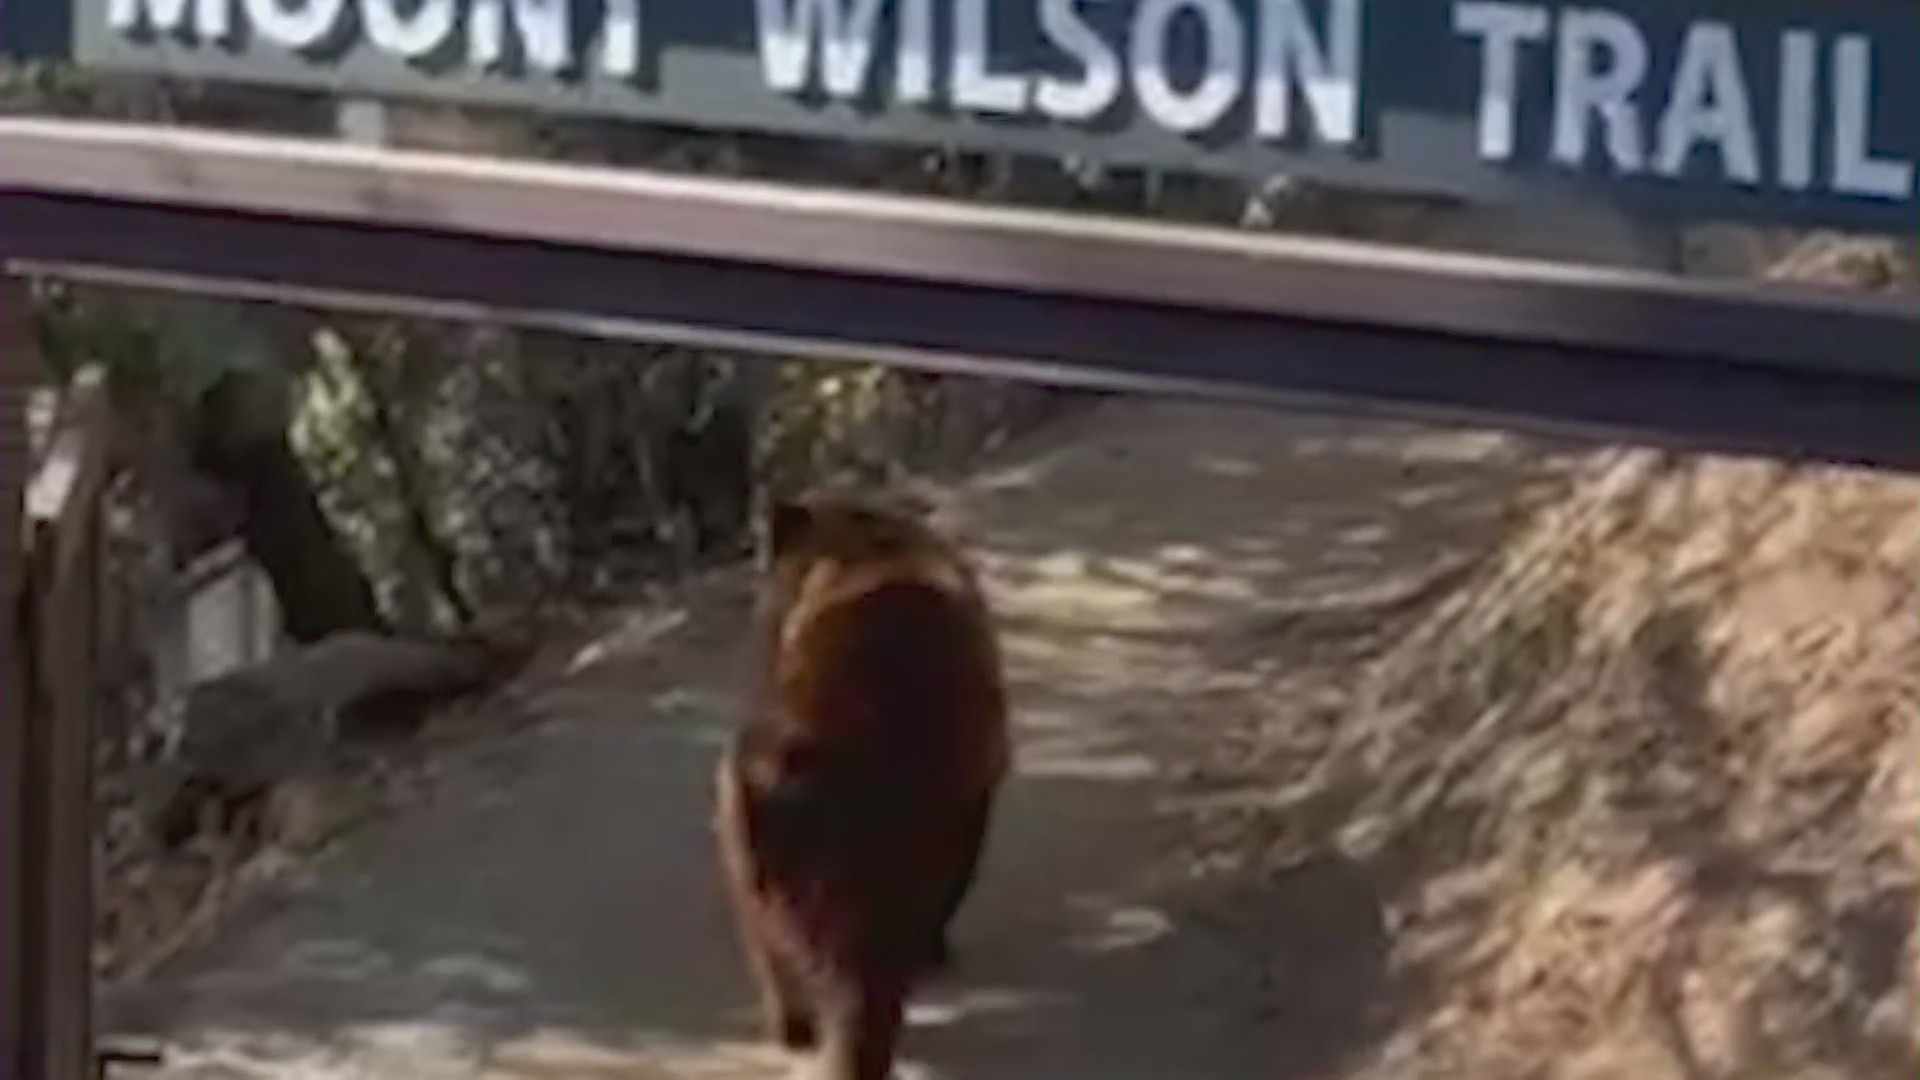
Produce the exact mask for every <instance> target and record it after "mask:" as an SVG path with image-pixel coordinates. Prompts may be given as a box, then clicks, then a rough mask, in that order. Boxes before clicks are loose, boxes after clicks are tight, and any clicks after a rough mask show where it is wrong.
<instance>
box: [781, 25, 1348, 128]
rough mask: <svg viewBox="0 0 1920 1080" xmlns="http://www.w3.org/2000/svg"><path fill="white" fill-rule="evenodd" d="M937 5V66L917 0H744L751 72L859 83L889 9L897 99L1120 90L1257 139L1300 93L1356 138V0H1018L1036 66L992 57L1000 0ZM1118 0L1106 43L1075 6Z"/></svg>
mask: <svg viewBox="0 0 1920 1080" xmlns="http://www.w3.org/2000/svg"><path fill="white" fill-rule="evenodd" d="M950 2H951V3H952V15H953V22H952V25H951V26H950V27H948V28H947V29H949V30H950V31H951V33H950V34H949V35H948V37H947V39H946V40H945V42H944V43H943V44H944V45H945V46H946V47H947V49H948V53H947V55H946V56H945V57H944V60H945V64H944V67H943V66H942V65H941V59H942V58H940V57H938V56H936V55H935V53H934V49H933V42H935V41H936V40H937V38H936V35H935V32H934V27H933V26H932V25H931V23H932V17H931V14H930V10H931V6H930V0H756V6H757V7H756V10H757V11H758V13H759V19H760V24H759V41H760V68H761V75H762V78H763V79H764V80H765V82H766V84H767V86H768V87H769V88H771V89H773V90H776V91H779V92H781V93H789V94H792V93H800V92H803V91H806V90H809V89H814V88H816V87H817V88H819V89H822V90H824V91H825V92H826V94H827V95H828V96H830V97H837V98H859V97H864V96H866V95H869V94H871V93H872V92H873V87H872V86H871V85H870V82H871V80H872V77H873V75H874V73H875V71H876V70H877V69H876V66H875V64H874V60H875V58H876V57H877V56H879V55H881V54H882V51H883V50H884V49H885V48H886V47H887V43H886V42H883V41H880V40H878V35H879V34H880V33H881V30H882V27H883V26H885V25H887V23H888V20H887V19H885V18H883V16H885V15H887V14H889V13H891V15H892V19H891V23H892V25H893V30H894V36H895V41H894V42H893V43H892V44H893V47H894V50H895V52H894V55H895V62H894V84H895V85H894V97H895V99H896V100H897V101H898V102H899V103H902V104H915V105H926V104H934V103H935V101H934V99H935V98H936V97H937V96H940V94H941V92H942V91H944V99H945V101H944V103H945V104H949V105H951V106H952V107H954V108H956V109H959V110H961V111H964V112H973V113H981V114H997V115H1007V116H1017V115H1028V114H1034V113H1038V114H1039V115H1041V116H1043V117H1047V118H1049V119H1054V120H1062V121H1069V122H1074V121H1080V122H1084V121H1086V120H1090V119H1093V118H1094V117H1097V116H1099V115H1101V114H1102V113H1104V112H1106V111H1107V110H1108V109H1110V108H1112V107H1113V106H1114V105H1115V104H1116V103H1118V102H1119V101H1120V99H1121V97H1122V96H1123V95H1124V94H1125V93H1126V92H1127V91H1128V90H1131V91H1132V96H1133V99H1134V101H1135V103H1136V104H1138V105H1139V107H1140V111H1141V113H1142V114H1143V115H1145V116H1146V117H1147V118H1148V119H1150V120H1152V121H1153V122H1154V123H1155V124H1156V125H1157V126H1159V127H1162V128H1166V129H1167V130H1170V131H1175V132H1181V133H1197V132H1202V131H1207V130H1209V129H1211V128H1214V127H1215V126H1217V125H1219V124H1220V123H1221V122H1222V121H1223V120H1224V119H1225V118H1226V117H1227V116H1228V115H1229V114H1230V113H1232V112H1233V111H1234V110H1235V108H1236V107H1238V106H1241V105H1242V104H1243V103H1246V104H1249V106H1250V111H1251V115H1252V117H1253V130H1254V134H1255V136H1256V137H1258V138H1261V139H1280V138H1285V137H1286V136H1287V135H1289V134H1290V133H1291V130H1292V114H1293V112H1294V109H1295V105H1296V103H1304V107H1305V111H1306V114H1307V117H1308V119H1309V120H1310V121H1311V124H1312V127H1313V129H1314V131H1315V133H1316V134H1317V135H1318V137H1319V138H1320V139H1321V141H1323V142H1326V143H1329V144H1333V145H1347V144H1350V143H1352V142H1354V141H1355V140H1356V139H1357V138H1359V132H1360V82H1361V68H1362V62H1363V59H1364V57H1363V48H1362V45H1363V35H1362V16H1363V8H1362V4H1363V3H1364V0H1324V2H1325V7H1326V12H1327V15H1326V25H1325V27H1324V32H1322V31H1321V30H1317V29H1316V28H1315V27H1314V25H1313V20H1312V19H1311V18H1309V17H1308V14H1307V10H1306V5H1307V0H1250V2H1249V0H1029V2H1031V3H1032V4H1033V5H1034V22H1035V25H1037V27H1038V30H1039V37H1040V39H1041V40H1042V42H1043V43H1044V44H1045V45H1047V46H1048V47H1050V48H1051V49H1052V50H1053V51H1054V53H1055V54H1056V55H1057V57H1058V59H1060V60H1063V61H1066V64H1064V65H1049V67H1048V69H1047V70H1045V71H1042V72H1033V71H1021V70H1014V69H1012V68H1008V67H1006V66H1004V65H1005V61H1004V60H999V61H998V63H997V64H996V57H1001V56H1004V55H1005V52H1006V50H1005V48H1004V43H1001V42H996V41H995V40H994V33H995V28H996V26H998V25H1000V24H997V23H996V22H994V16H995V15H996V14H1003V13H1004V12H1005V11H1006V10H1007V8H1006V5H1007V3H1008V2H1009V0H950ZM1121 3H1127V4H1130V5H1131V7H1132V11H1131V12H1130V15H1129V17H1128V18H1127V20H1126V22H1125V29H1124V31H1123V32H1122V34H1120V35H1118V36H1119V37H1122V38H1123V39H1124V40H1113V39H1112V38H1110V37H1108V36H1106V35H1103V34H1102V33H1101V32H1100V30H1098V29H1097V28H1096V26H1095V24H1094V22H1093V20H1091V19H1090V18H1089V17H1088V12H1089V9H1091V8H1093V7H1095V6H1105V5H1108V4H1121ZM1249 12H1250V13H1251V16H1252V20H1253V21H1252V22H1249ZM1182 38H1185V39H1187V40H1190V41H1193V42H1195V43H1197V45H1198V50H1197V51H1198V53H1199V55H1200V58H1201V60H1200V63H1199V65H1198V68H1199V70H1198V71H1197V72H1183V71H1176V70H1174V68H1173V67H1172V65H1171V64H1170V62H1169V57H1170V53H1171V50H1172V49H1173V48H1174V47H1175V46H1174V42H1175V41H1176V40H1177V39H1182ZM1062 66H1064V67H1067V68H1068V69H1069V71H1068V72H1067V73H1062V72H1061V71H1060V67H1062ZM942 75H944V85H938V84H939V83H940V82H941V76H942Z"/></svg>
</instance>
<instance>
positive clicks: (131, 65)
mask: <svg viewBox="0 0 1920 1080" xmlns="http://www.w3.org/2000/svg"><path fill="white" fill-rule="evenodd" d="M0 48H3V49H5V50H7V51H10V52H14V53H16V54H31V55H40V56H55V57H61V58H67V59H70V60H72V61H74V62H76V63H79V64H81V65H85V66H90V67H98V68H102V69H121V70H140V71H150V72H171V73H176V74H180V75H190V76H195V77H203V78H218V79H234V80H244V81H253V82H266V83H278V84H286V85H295V86H303V87H308V88H320V89H330V90H335V91H339V92H342V93H352V94H356V95H370V96H379V95H392V96H396V97H438V98H453V99H461V100H468V101H475V102H490V103H496V104H520V105H525V106H530V107H534V108H541V109H547V110H552V111H556V112H561V113H571V114H581V115H588V114H592V115H601V116H616V117H628V118H632V119H636V120H647V121H663V122H670V123H679V124H690V125H696V126H701V127H710V128H721V129H731V130H742V131H771V132H789V133H794V134H807V135H816V136H827V137H844V138H856V139H870V140H884V141H894V142H903V143H915V144H931V145H951V146H963V147H971V148H976V149H986V150H996V149H997V150H1006V151H1014V152H1030V153H1040V154H1052V155H1061V156H1067V155H1071V156H1075V157H1081V158H1086V159H1091V160H1095V161H1101V162H1106V163H1110V164H1116V165H1145V166H1152V167H1156V168H1161V169H1167V170H1177V171H1193V172H1211V173H1224V174H1230V175H1235V176H1241V177H1245V178H1248V179H1260V178H1265V177H1269V176H1273V175H1277V174H1292V175H1297V176H1303V177H1309V178H1313V179H1317V180H1321V181H1324V182H1328V183H1333V184H1346V185H1353V186H1357V187H1363V188H1370V189H1375V190H1389V191H1401V192H1416V193H1429V194H1440V195H1454V196H1460V197H1466V198H1470V199H1479V200H1489V201H1529V200H1554V199H1561V198H1582V199H1592V198H1599V199H1603V200H1607V201H1611V202H1614V203H1618V204H1621V205H1623V206H1625V207H1627V208H1629V209H1637V210H1641V211H1650V212H1656V213H1659V212H1671V213H1677V214H1682V215H1686V216H1690V217H1694V218H1727V219H1747V220H1761V221H1776V222H1780V223H1783V224H1802V225H1834V226H1840V227H1851V228H1861V229H1868V230H1876V231H1884V232H1891V233H1899V234H1908V235H1911V234H1913V233H1914V232H1915V230H1916V227H1920V214H1917V213H1916V204H1915V184H1916V176H1915V165H1916V158H1917V157H1920V5H1915V4H1913V3H1911V2H1910V0H1696V2H1691V3H1690V2H1687V0H1589V2H1585V3H1571V2H1566V0H1548V2H1521V0H0Z"/></svg>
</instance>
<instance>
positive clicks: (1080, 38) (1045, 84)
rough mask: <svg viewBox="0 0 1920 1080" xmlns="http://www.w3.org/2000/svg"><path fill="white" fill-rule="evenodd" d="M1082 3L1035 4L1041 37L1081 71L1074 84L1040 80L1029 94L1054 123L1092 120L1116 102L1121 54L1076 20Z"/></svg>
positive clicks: (1063, 0)
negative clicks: (1038, 6) (1038, 7)
mask: <svg viewBox="0 0 1920 1080" xmlns="http://www.w3.org/2000/svg"><path fill="white" fill-rule="evenodd" d="M1081 2H1082V0H1040V32H1041V34H1043V35H1044V36H1045V37H1046V39H1047V41H1048V42H1049V43H1050V44H1052V45H1053V47H1054V48H1056V49H1059V50H1060V51H1061V53H1063V54H1065V55H1066V56H1069V57H1071V58H1072V59H1073V61H1074V62H1075V63H1076V64H1078V65H1079V67H1080V75H1079V77H1078V78H1072V79H1063V78H1060V77H1059V76H1056V75H1044V76H1042V77H1041V79H1040V83H1039V85H1038V86H1037V87H1036V88H1035V89H1034V92H1033V101H1034V104H1035V105H1037V106H1039V108H1040V111H1041V112H1042V113H1044V114H1045V115H1047V116H1048V117H1051V118H1052V119H1055V120H1065V121H1069V122H1071V121H1076V120H1091V119H1093V118H1094V117H1096V116H1099V115H1100V114H1101V113H1103V112H1106V111H1107V110H1108V109H1110V108H1112V107H1113V103H1114V102H1116V101H1118V100H1120V90H1121V82H1122V76H1121V72H1120V54H1119V53H1117V52H1115V51H1114V49H1113V46H1112V45H1109V44H1107V39H1105V38H1103V37H1101V36H1100V35H1099V34H1098V33H1095V32H1094V29H1093V27H1091V26H1089V25H1087V20H1086V19H1085V18H1083V17H1082V16H1081V14H1080V6H1081ZM1087 2H1091V3H1100V2H1101V0H1087Z"/></svg>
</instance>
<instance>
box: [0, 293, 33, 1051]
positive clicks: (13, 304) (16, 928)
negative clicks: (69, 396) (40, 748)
mask: <svg viewBox="0 0 1920 1080" xmlns="http://www.w3.org/2000/svg"><path fill="white" fill-rule="evenodd" d="M30 316H31V310H30V309H29V307H28V304H27V297H26V288H25V286H24V284H23V283H21V282H20V281H18V280H17V279H14V278H10V277H5V276H0V604H4V605H5V607H4V608H0V619H4V620H5V621H4V624H0V1076H8V1077H22V1078H25V1077H29V1076H31V1075H32V1073H31V1072H29V1071H28V1069H27V1055H28V1047H29V1044H30V1042H31V1041H32V1039H31V1035H30V1031H29V1028H30V1023H29V1017H28V1010H29V1006H30V1004H31V1001H32V998H33V996H34V992H33V989H32V987H31V986H30V984H29V980H30V978H31V971H32V968H33V965H32V963H31V962H30V961H31V952H30V945H31V943H32V942H34V941H36V940H38V938H39V934H38V933H37V931H34V930H32V929H30V927H29V923H28V914H29V908H30V906H31V904H30V899H29V898H30V893H31V888H30V886H31V885H32V881H33V876H32V866H31V859H30V852H29V851H28V846H27V843H26V839H27V799H26V795H27V792H26V779H27V777H28V775H29V772H28V769H27V763H26V755H27V747H28V743H29V739H28V734H27V694H26V679H27V666H28V663H29V655H30V654H29V652H28V650H27V647H26V641H25V640H24V632H25V629H26V628H25V626H24V622H25V619H24V616H25V598H24V595H23V589H24V587H25V583H26V574H25V573H24V572H23V570H24V568H23V567H22V565H21V558H22V556H23V555H24V551H23V545H22V544H21V534H22V528H23V515H22V506H23V503H22V500H23V499H24V498H25V494H26V473H27V470H28V468H29V467H30V461H31V459H32V453H31V450H30V448H29V447H28V445H27V415H26V413H27V397H28V395H29V394H30V393H31V392H32V389H33V383H34V380H35V379H36V378H37V377H38V374H39V373H38V371H37V370H36V369H37V368H38V366H39V355H38V342H36V341H35V340H34V333H33V324H32V321H31V318H30Z"/></svg>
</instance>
